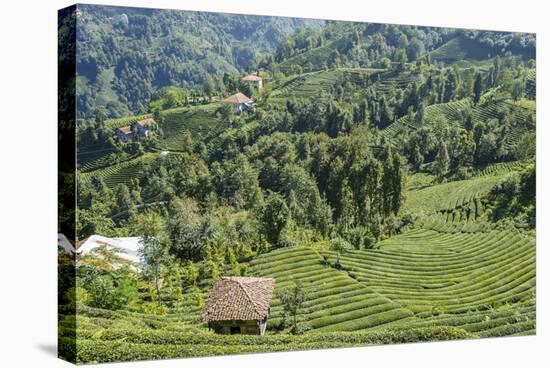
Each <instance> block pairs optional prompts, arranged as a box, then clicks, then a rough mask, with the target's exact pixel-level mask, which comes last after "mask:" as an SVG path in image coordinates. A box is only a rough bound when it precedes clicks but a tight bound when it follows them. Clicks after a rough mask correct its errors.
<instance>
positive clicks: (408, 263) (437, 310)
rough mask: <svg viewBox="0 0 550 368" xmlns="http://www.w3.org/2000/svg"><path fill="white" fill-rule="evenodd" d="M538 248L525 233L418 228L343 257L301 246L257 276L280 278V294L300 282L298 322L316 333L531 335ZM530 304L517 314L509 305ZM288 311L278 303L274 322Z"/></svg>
mask: <svg viewBox="0 0 550 368" xmlns="http://www.w3.org/2000/svg"><path fill="white" fill-rule="evenodd" d="M534 257H535V244H534V242H533V241H531V240H528V239H527V238H525V237H524V236H522V235H520V234H516V233H513V232H498V231H493V232H489V233H476V234H462V233H458V234H447V233H439V232H436V231H431V230H423V229H417V230H413V231H410V232H409V233H407V234H405V235H400V236H397V237H393V238H391V239H388V240H386V241H383V242H381V243H380V244H379V247H378V248H377V249H373V250H362V251H350V252H347V253H345V254H343V255H341V256H340V262H341V265H342V267H343V270H337V269H335V268H333V267H331V265H334V263H335V261H336V258H337V256H336V254H335V253H334V252H331V251H315V250H313V249H310V248H304V247H296V248H290V249H282V250H278V251H274V252H271V253H269V254H266V255H263V256H261V257H258V258H257V259H255V260H253V261H252V262H251V273H252V274H254V275H257V276H265V277H273V278H275V279H276V290H282V289H284V288H285V287H287V286H289V285H290V284H291V283H292V282H293V281H299V282H301V283H302V284H303V287H304V289H305V290H306V295H307V299H306V301H305V303H304V305H303V309H302V310H301V312H300V321H301V323H303V324H304V325H305V326H307V327H308V328H310V329H311V331H310V332H327V331H356V330H365V329H366V330H371V329H380V328H388V327H396V326H403V327H404V326H434V325H441V326H449V325H450V326H461V327H463V328H464V329H466V330H467V331H471V332H475V333H476V334H480V336H492V335H495V334H497V332H498V333H501V332H502V331H507V330H510V331H512V332H513V333H522V332H523V333H527V334H528V333H532V330H533V329H534V320H535V318H534V313H535V308H534V305H533V303H532V300H533V296H534V286H535V268H534V267H535V263H534ZM518 302H521V303H524V304H525V306H524V304H521V307H518V308H516V309H513V308H510V307H507V306H506V304H507V303H518ZM282 318H283V316H282V306H281V303H280V301H279V300H278V299H277V298H276V297H275V298H274V299H273V302H272V317H271V320H270V323H271V325H272V326H275V325H277V324H278V323H279V322H280V321H281V319H282Z"/></svg>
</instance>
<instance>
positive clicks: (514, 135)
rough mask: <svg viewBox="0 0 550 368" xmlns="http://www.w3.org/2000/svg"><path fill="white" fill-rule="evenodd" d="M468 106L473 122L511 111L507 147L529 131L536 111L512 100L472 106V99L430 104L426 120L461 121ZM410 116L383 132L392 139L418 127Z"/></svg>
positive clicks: (494, 117)
mask: <svg viewBox="0 0 550 368" xmlns="http://www.w3.org/2000/svg"><path fill="white" fill-rule="evenodd" d="M468 107H471V108H472V118H473V122H474V123H475V122H478V121H481V122H487V121H489V120H490V119H498V116H499V114H500V113H501V112H502V111H509V113H508V114H507V115H508V117H509V119H510V121H511V123H512V124H511V129H510V130H509V131H508V132H507V135H506V147H507V148H508V149H511V148H512V147H513V146H514V145H515V144H516V142H517V141H518V139H519V138H520V137H521V136H522V135H523V134H524V133H525V132H527V131H528V124H527V120H528V119H529V115H531V114H532V113H533V112H534V111H533V110H532V109H530V108H525V107H521V106H519V105H517V104H513V103H511V102H510V101H492V102H489V103H487V104H485V105H477V106H473V107H472V106H471V101H470V99H463V100H459V101H453V102H447V103H442V104H435V105H430V106H428V107H427V108H426V110H425V122H426V124H430V123H431V122H434V121H436V120H439V121H443V122H447V123H450V122H459V123H460V122H461V110H464V109H466V108H468ZM409 120H410V119H409V117H408V116H403V117H401V118H399V119H398V120H397V121H396V122H395V123H393V124H391V125H390V126H388V127H387V128H385V129H384V130H383V131H382V134H383V135H384V136H385V137H387V138H389V139H390V140H391V139H394V138H395V137H397V136H398V135H399V134H400V133H402V132H404V131H408V130H415V129H418V128H419V126H418V125H417V124H416V123H415V122H414V121H409Z"/></svg>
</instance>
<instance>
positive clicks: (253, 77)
mask: <svg viewBox="0 0 550 368" xmlns="http://www.w3.org/2000/svg"><path fill="white" fill-rule="evenodd" d="M241 80H242V81H243V82H246V83H249V84H251V85H252V86H253V87H254V88H257V89H261V88H262V77H259V76H258V75H257V74H256V73H253V74H249V75H247V76H245V77H243V78H241Z"/></svg>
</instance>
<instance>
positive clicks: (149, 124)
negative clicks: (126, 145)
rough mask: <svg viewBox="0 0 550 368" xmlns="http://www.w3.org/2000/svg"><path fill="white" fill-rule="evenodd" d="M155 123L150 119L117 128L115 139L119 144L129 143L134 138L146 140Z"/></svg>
mask: <svg viewBox="0 0 550 368" xmlns="http://www.w3.org/2000/svg"><path fill="white" fill-rule="evenodd" d="M156 124H157V122H156V121H155V120H154V119H152V118H147V119H142V120H139V121H136V122H135V123H133V124H132V125H127V126H124V127H121V128H117V129H116V131H115V133H116V138H117V139H118V140H119V141H121V142H129V141H131V140H133V139H134V138H147V137H148V136H149V133H150V132H151V131H152V130H153V128H154V126H155V125H156Z"/></svg>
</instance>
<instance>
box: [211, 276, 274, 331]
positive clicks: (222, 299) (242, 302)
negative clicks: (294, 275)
mask: <svg viewBox="0 0 550 368" xmlns="http://www.w3.org/2000/svg"><path fill="white" fill-rule="evenodd" d="M274 285H275V281H274V280H273V279H270V278H261V277H221V278H220V279H219V280H218V281H216V284H215V285H214V288H213V289H212V292H211V293H210V296H209V297H208V301H207V302H206V305H205V307H204V310H203V312H202V314H201V320H203V321H205V322H208V327H209V328H211V329H213V330H214V331H215V332H216V333H219V334H226V335H229V334H231V335H233V334H247V335H264V334H265V330H266V327H267V318H268V316H269V312H270V304H271V297H272V295H273V287H274Z"/></svg>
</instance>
